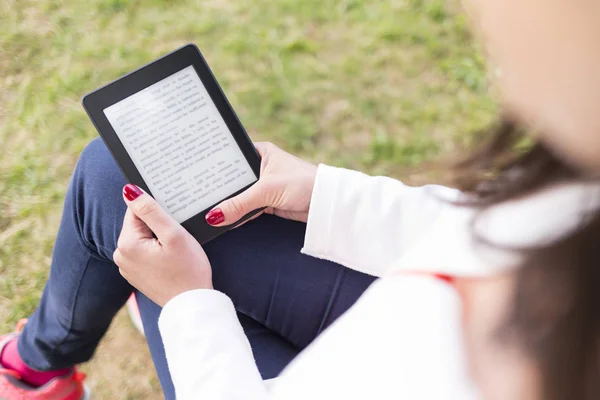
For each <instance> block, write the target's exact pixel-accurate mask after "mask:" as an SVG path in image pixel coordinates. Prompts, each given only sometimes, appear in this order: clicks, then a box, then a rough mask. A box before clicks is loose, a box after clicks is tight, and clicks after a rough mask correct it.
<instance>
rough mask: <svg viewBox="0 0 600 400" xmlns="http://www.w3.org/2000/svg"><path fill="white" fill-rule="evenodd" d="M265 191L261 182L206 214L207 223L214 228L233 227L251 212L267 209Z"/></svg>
mask: <svg viewBox="0 0 600 400" xmlns="http://www.w3.org/2000/svg"><path fill="white" fill-rule="evenodd" d="M266 206H268V204H266V199H265V191H264V190H263V185H262V184H261V181H258V182H256V183H255V184H254V185H252V186H250V187H249V188H248V189H247V190H245V191H243V192H242V193H240V194H238V195H237V196H235V197H232V198H231V199H227V200H225V201H223V202H221V204H219V205H217V206H216V207H215V208H213V209H212V210H210V211H209V212H207V213H206V216H205V218H206V222H208V224H209V225H212V226H223V225H231V224H233V223H235V222H236V221H238V220H239V219H240V218H242V217H243V216H244V215H246V214H248V213H249V212H251V211H254V210H258V209H259V208H261V207H266Z"/></svg>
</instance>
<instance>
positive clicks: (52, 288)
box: [18, 139, 132, 370]
mask: <svg viewBox="0 0 600 400" xmlns="http://www.w3.org/2000/svg"><path fill="white" fill-rule="evenodd" d="M124 184H125V179H124V177H123V175H122V174H121V172H120V170H119V169H118V167H117V166H116V164H115V163H114V161H113V159H112V157H111V156H110V154H109V153H108V150H107V149H106V147H105V146H104V143H103V142H102V141H101V140H99V139H96V140H94V141H93V142H91V143H90V144H89V145H88V146H87V147H86V149H85V150H84V151H83V153H82V154H81V156H80V159H79V161H78V162H77V166H76V168H75V171H74V174H73V177H72V179H71V182H70V185H69V188H68V191H67V195H66V199H65V204H64V210H63V216H62V221H61V224H60V228H59V231H58V235H57V238H56V243H55V245H54V251H53V255H52V264H51V267H50V276H49V278H48V281H47V283H46V287H45V288H44V292H43V295H42V299H41V301H40V304H39V306H38V308H37V309H36V310H35V312H34V313H33V315H31V317H30V318H29V321H28V323H27V325H26V326H25V328H24V330H23V333H22V334H21V336H20V338H19V343H18V346H19V353H20V355H21V357H22V358H23V360H24V361H25V362H26V363H27V364H28V365H29V366H30V367H32V368H35V369H38V370H53V369H59V368H66V367H70V366H73V365H75V364H78V363H82V362H85V361H87V360H89V359H90V358H91V357H92V355H93V353H94V351H95V349H96V346H97V345H98V342H99V341H100V339H101V338H102V336H103V335H104V333H105V332H106V330H107V329H108V327H109V325H110V323H111V321H112V319H113V317H114V315H115V314H116V313H117V311H118V310H119V309H120V308H121V307H122V306H123V304H124V303H125V301H126V300H127V297H128V296H129V295H130V294H131V292H132V287H131V286H130V285H129V283H128V282H127V281H126V280H125V279H123V277H121V275H120V274H119V271H118V269H117V268H116V266H115V264H114V263H113V262H112V253H113V251H114V249H115V246H116V242H117V238H118V236H119V233H120V231H121V225H122V221H123V215H124V214H125V204H124V202H123V199H122V197H121V188H122V187H123V185H124Z"/></svg>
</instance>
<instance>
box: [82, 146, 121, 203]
mask: <svg viewBox="0 0 600 400" xmlns="http://www.w3.org/2000/svg"><path fill="white" fill-rule="evenodd" d="M73 180H74V181H75V183H76V184H77V185H79V186H80V188H81V189H85V191H86V192H88V193H86V194H90V195H102V194H103V193H104V194H105V195H106V194H108V193H110V192H115V191H116V192H117V194H118V195H119V196H120V189H121V188H122V187H123V185H124V184H125V183H126V181H125V177H124V176H123V173H122V172H121V170H120V169H119V167H118V165H117V163H116V162H115V160H114V159H113V157H112V155H111V154H110V151H109V150H108V148H107V147H106V145H105V144H104V141H102V139H101V138H96V139H94V140H92V141H91V142H90V143H89V144H88V145H87V146H86V147H85V148H84V149H83V151H82V152H81V155H80V156H79V160H78V161H77V166H76V167H75V172H74V174H73ZM119 198H120V197H119Z"/></svg>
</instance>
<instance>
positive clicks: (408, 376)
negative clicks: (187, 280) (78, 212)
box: [159, 165, 599, 400]
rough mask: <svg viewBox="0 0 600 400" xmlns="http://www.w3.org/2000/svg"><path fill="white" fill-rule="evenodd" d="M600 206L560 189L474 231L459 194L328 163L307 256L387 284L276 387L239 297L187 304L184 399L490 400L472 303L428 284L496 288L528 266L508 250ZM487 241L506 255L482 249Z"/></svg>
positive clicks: (588, 193)
mask: <svg viewBox="0 0 600 400" xmlns="http://www.w3.org/2000/svg"><path fill="white" fill-rule="evenodd" d="M598 195H599V190H598V187H597V186H596V185H590V184H573V185H568V186H560V187H554V188H550V189H546V190H544V191H543V192H540V193H538V194H536V195H532V196H530V197H528V198H527V199H525V200H519V201H512V202H509V203H505V204H502V205H498V206H495V207H493V208H492V209H491V210H489V211H486V213H484V214H483V215H480V216H479V217H478V218H477V219H476V220H475V222H474V223H473V221H474V218H473V217H474V213H475V210H473V209H472V208H469V207H463V206H459V205H457V204H456V201H457V200H459V199H460V193H459V192H458V191H455V190H452V189H448V188H445V187H441V186H424V187H418V188H413V187H409V186H406V185H404V184H402V183H401V182H398V181H396V180H393V179H390V178H384V177H369V176H367V175H364V174H361V173H359V172H355V171H348V170H343V169H339V168H333V167H328V166H324V165H321V166H319V170H318V173H317V179H316V182H315V188H314V192H313V197H312V200H311V207H310V212H309V217H308V226H307V231H306V237H305V242H304V248H303V249H302V252H303V253H305V254H308V255H310V256H314V257H319V258H324V259H327V260H331V261H334V262H336V263H339V264H342V265H344V266H346V267H348V268H352V269H355V270H357V271H361V272H364V273H367V274H371V275H374V276H378V277H383V279H379V280H377V281H376V282H375V283H374V284H373V285H371V287H370V288H369V289H368V290H367V291H366V292H365V294H363V296H362V297H361V298H360V299H359V301H358V302H357V303H356V304H355V305H354V306H353V307H352V308H351V309H350V310H349V311H348V312H346V314H344V315H343V316H342V317H340V318H339V319H338V320H337V321H336V322H335V323H333V324H332V325H331V326H330V327H329V328H328V329H327V330H326V331H325V332H323V333H322V334H321V335H320V336H319V337H318V338H317V339H316V340H315V341H314V342H313V343H312V344H311V345H310V346H309V347H308V348H306V349H305V350H304V351H303V352H302V353H300V355H299V356H298V357H296V359H294V360H293V361H292V362H291V364H290V365H289V366H288V367H286V369H285V370H284V371H283V372H282V374H281V376H280V377H278V378H277V379H275V380H274V381H273V382H271V383H269V384H268V385H267V384H265V383H264V382H263V381H262V380H261V377H260V374H259V372H258V369H257V367H256V364H255V362H254V358H253V355H252V351H251V348H250V345H249V343H248V340H247V339H246V337H245V335H244V332H243V330H242V327H241V326H240V324H239V322H238V320H237V316H236V313H235V310H234V307H233V304H232V302H231V300H230V299H229V298H228V297H227V296H226V295H224V294H223V293H220V292H218V291H215V290H194V291H189V292H186V293H183V294H181V295H179V296H177V297H176V298H174V299H172V300H171V301H170V302H169V303H168V304H167V305H166V306H165V307H164V309H163V311H162V313H161V316H160V319H159V327H160V332H161V334H162V338H163V342H164V346H165V351H166V355H167V361H168V364H169V370H170V373H171V377H172V379H173V383H174V385H175V390H176V393H177V397H178V399H180V400H188V399H202V400H205V399H243V400H251V399H256V400H258V399H260V400H266V399H277V400H284V399H285V400H290V399H476V398H478V395H477V391H476V389H475V387H474V385H473V383H472V382H471V380H470V378H469V376H468V373H467V368H466V365H465V364H466V357H465V354H464V347H463V343H462V332H461V325H460V320H461V316H460V309H461V308H460V298H459V297H458V295H457V293H456V292H455V291H454V289H453V288H452V287H451V286H450V285H448V284H446V283H444V282H442V281H441V280H438V279H434V278H431V277H430V275H428V274H431V273H441V274H446V275H450V276H484V275H490V274H497V273H499V272H502V271H505V270H506V269H507V268H512V267H515V266H517V265H518V263H519V257H518V256H517V255H516V254H514V253H510V252H508V251H500V250H498V246H499V247H505V248H506V247H511V246H513V247H514V246H523V245H525V246H526V245H528V244H534V243H535V244H539V243H541V242H544V241H548V240H552V239H555V238H557V237H559V236H560V235H563V234H564V233H566V232H568V231H569V230H571V229H573V228H574V227H575V226H576V224H577V223H578V222H579V221H580V219H581V215H582V212H584V211H587V210H589V209H591V208H592V207H595V205H596V204H598V202H597V200H598ZM473 231H475V233H476V234H477V235H479V236H482V237H484V238H485V239H486V240H489V241H492V242H493V243H495V244H497V245H498V246H495V247H494V248H491V247H488V246H485V245H482V244H478V243H480V242H478V241H476V240H474V235H473ZM401 272H410V273H406V274H404V273H401ZM413 272H426V273H427V274H422V273H413Z"/></svg>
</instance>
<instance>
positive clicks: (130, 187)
mask: <svg viewBox="0 0 600 400" xmlns="http://www.w3.org/2000/svg"><path fill="white" fill-rule="evenodd" d="M142 193H144V192H142V189H140V188H139V187H137V186H135V185H134V184H132V183H128V184H127V185H125V186H123V195H125V198H126V199H127V200H129V201H133V200H135V199H137V198H138V197H140V195H141V194H142Z"/></svg>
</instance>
